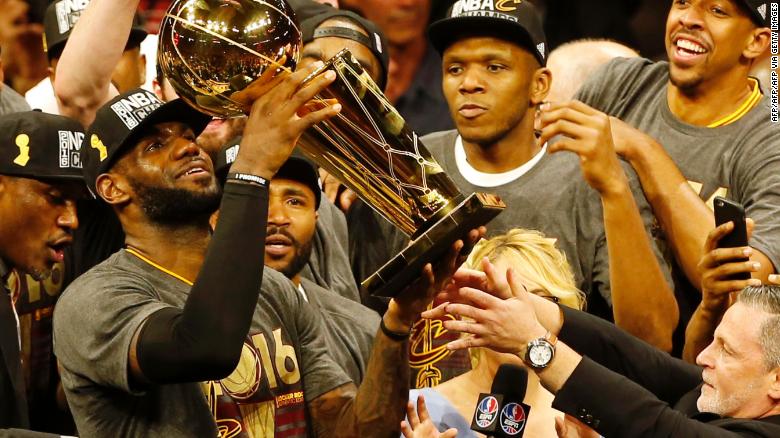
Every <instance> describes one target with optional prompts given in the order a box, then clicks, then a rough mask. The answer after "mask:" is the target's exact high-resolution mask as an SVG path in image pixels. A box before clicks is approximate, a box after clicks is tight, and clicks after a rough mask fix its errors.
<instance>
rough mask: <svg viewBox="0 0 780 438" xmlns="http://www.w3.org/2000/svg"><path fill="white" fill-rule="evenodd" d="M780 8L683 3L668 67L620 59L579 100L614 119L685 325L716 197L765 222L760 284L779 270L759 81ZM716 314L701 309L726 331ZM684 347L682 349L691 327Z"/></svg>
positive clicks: (756, 237)
mask: <svg viewBox="0 0 780 438" xmlns="http://www.w3.org/2000/svg"><path fill="white" fill-rule="evenodd" d="M772 8H774V11H775V13H777V3H775V2H773V3H771V4H767V3H766V2H764V1H754V0H727V1H723V2H719V3H717V4H715V3H714V2H711V1H703V0H690V1H687V0H686V1H682V0H677V1H675V2H674V3H673V4H672V7H671V9H670V11H669V17H668V19H667V23H666V48H667V53H668V55H669V62H668V63H667V62H659V63H653V62H650V61H648V60H643V59H635V60H615V61H613V62H612V63H610V64H608V65H606V66H605V67H604V68H603V69H602V70H601V71H599V72H597V73H596V74H594V75H593V77H592V80H591V81H589V82H588V83H586V84H585V85H584V86H583V88H582V89H581V90H580V91H579V93H578V95H577V96H576V98H578V99H580V100H581V101H582V102H584V103H586V104H588V105H590V106H592V107H593V108H595V109H596V110H598V111H603V112H605V113H607V114H609V115H610V116H614V117H613V118H612V119H611V128H612V134H613V136H614V139H615V146H616V150H617V152H618V153H619V154H621V155H622V156H623V157H624V158H625V159H626V160H628V161H629V162H630V163H631V165H632V166H633V168H634V169H635V170H636V172H637V174H638V175H639V178H640V181H641V183H642V189H643V190H644V193H645V195H646V196H647V199H648V200H649V201H650V203H651V205H652V206H653V211H654V212H655V215H656V217H657V219H658V222H659V223H660V228H661V229H662V230H663V235H664V236H663V237H664V238H665V240H666V243H667V244H668V245H669V247H670V249H671V251H672V253H673V255H674V258H675V261H676V263H675V265H674V278H675V286H676V288H675V289H676V290H675V292H676V294H677V299H678V301H679V303H680V307H681V321H683V322H685V321H687V320H688V319H689V318H690V316H691V313H692V312H693V310H694V308H696V306H697V304H698V302H699V300H700V295H699V292H698V291H697V289H698V288H699V287H700V283H701V273H700V272H699V270H698V269H697V264H698V263H699V260H700V259H701V257H702V256H703V253H702V249H703V248H704V241H705V239H706V237H707V233H708V232H709V230H711V229H712V228H713V226H714V221H713V215H712V211H711V209H710V208H711V207H712V200H713V198H714V197H715V196H718V195H720V196H727V197H729V198H731V199H733V200H735V201H737V202H739V203H741V204H742V205H744V206H745V210H746V213H747V216H748V217H751V218H753V219H754V220H755V223H756V227H755V230H754V232H753V235H752V238H751V240H750V246H751V247H752V248H753V254H752V257H751V261H752V262H755V263H758V265H757V266H754V267H752V269H753V270H754V274H753V275H754V277H756V278H761V279H765V278H766V276H767V275H768V274H771V273H773V272H775V271H776V269H777V266H778V263H780V222H778V220H777V218H778V214H779V213H780V125H778V124H777V123H771V121H770V109H769V99H768V98H766V97H762V96H761V94H760V93H761V92H760V89H759V86H758V83H757V81H756V80H754V79H752V78H750V77H748V73H749V70H750V67H751V65H752V62H753V60H754V59H756V57H758V56H759V55H760V54H761V53H762V52H764V51H765V50H767V46H768V45H769V40H770V33H771V32H770V30H769V28H768V27H766V26H767V23H768V21H767V19H768V17H769V16H770V14H771V13H772V10H771V9H772ZM573 105H576V104H575V103H565V104H561V105H553V108H551V113H552V112H556V111H557V112H556V113H555V114H552V115H553V117H549V118H548V119H547V120H546V122H547V123H555V122H558V121H560V123H564V122H565V121H567V120H571V116H562V114H563V113H562V111H564V110H566V109H567V108H570V107H572V106H573ZM559 115H560V117H559ZM618 119H620V120H618ZM621 120H622V121H621ZM708 207H710V208H708ZM716 311H717V310H716V309H699V313H703V315H701V316H702V317H705V318H708V319H710V320H712V321H715V322H717V320H719V316H717V317H715V318H712V317H711V316H712V315H711V314H712V312H716ZM684 327H685V325H684V324H681V327H680V328H681V329H683V328H684ZM712 329H713V330H714V325H712ZM676 344H677V348H676V350H677V351H678V352H679V348H680V347H681V346H682V330H680V331H679V332H678V335H677V337H676ZM693 356H695V355H693Z"/></svg>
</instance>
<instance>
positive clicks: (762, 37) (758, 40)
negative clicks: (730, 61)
mask: <svg viewBox="0 0 780 438" xmlns="http://www.w3.org/2000/svg"><path fill="white" fill-rule="evenodd" d="M771 38H772V31H771V30H769V28H768V27H759V28H758V29H756V30H754V31H753V32H751V34H750V39H749V40H748V42H747V45H746V46H745V49H744V50H743V51H742V56H744V57H745V58H747V59H750V60H753V59H756V58H758V57H760V56H761V55H762V54H763V53H764V52H765V51H767V50H769V42H770V40H771Z"/></svg>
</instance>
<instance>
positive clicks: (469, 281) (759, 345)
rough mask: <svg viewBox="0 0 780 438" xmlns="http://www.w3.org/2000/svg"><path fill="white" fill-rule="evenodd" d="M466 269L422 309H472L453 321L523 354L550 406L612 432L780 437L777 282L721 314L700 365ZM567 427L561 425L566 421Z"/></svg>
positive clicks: (477, 339) (453, 326)
mask: <svg viewBox="0 0 780 438" xmlns="http://www.w3.org/2000/svg"><path fill="white" fill-rule="evenodd" d="M483 270H484V271H485V272H480V271H470V270H461V271H459V272H458V273H457V274H456V276H455V283H454V284H453V285H452V286H451V287H448V289H447V291H445V292H444V293H443V294H442V295H444V296H440V297H439V298H440V299H442V298H443V300H444V301H448V302H455V303H466V304H447V303H445V304H442V305H441V306H439V307H437V308H436V309H433V310H431V311H428V312H426V313H424V314H423V316H424V317H438V316H439V315H440V314H442V313H443V312H449V313H452V314H455V315H460V316H464V317H469V318H472V319H473V320H474V321H473V322H464V321H457V320H455V321H447V322H445V323H444V325H445V328H446V329H447V330H455V331H459V332H464V333H470V334H472V335H473V336H470V337H465V338H461V339H459V340H457V341H454V342H452V343H450V345H449V346H450V348H453V349H459V348H466V347H488V348H492V349H494V350H497V351H501V352H506V353H513V354H516V355H518V356H519V357H520V358H521V359H523V360H524V361H525V363H526V364H527V366H528V369H529V370H531V371H532V372H535V373H536V374H537V375H538V376H539V378H540V380H541V382H542V384H543V385H544V387H545V388H547V389H548V390H549V391H550V392H552V393H553V394H555V400H554V401H553V407H554V408H555V409H558V410H560V411H562V412H564V413H566V414H569V415H571V416H575V417H576V418H578V419H579V420H580V421H581V422H583V423H585V424H586V425H588V426H589V427H591V428H592V429H595V430H596V431H597V432H598V433H599V434H601V435H603V436H609V437H638V436H642V437H686V438H691V437H707V438H713V437H738V436H750V437H777V436H780V287H778V286H750V287H747V288H745V289H744V290H743V291H742V292H741V293H740V295H739V298H738V299H737V301H736V303H735V304H734V305H733V306H731V308H729V310H728V311H726V313H725V314H724V315H723V319H722V320H721V322H720V324H719V325H718V328H717V329H716V330H715V335H714V340H713V341H712V343H711V344H710V345H709V346H708V347H707V348H706V349H704V351H702V352H701V353H700V354H699V356H698V357H697V360H696V362H697V364H698V365H699V366H695V365H692V364H689V363H686V362H683V361H681V360H679V359H675V358H672V357H671V356H669V355H667V354H666V353H663V352H661V351H659V350H657V349H655V348H653V347H651V346H650V345H648V344H645V343H643V342H641V341H639V340H638V339H636V338H634V337H632V336H630V335H628V334H627V333H625V332H623V331H622V330H620V329H619V328H617V327H615V326H613V325H612V324H609V323H607V322H605V321H601V320H599V319H597V318H594V317H592V316H590V315H588V314H586V313H583V312H579V311H576V310H572V309H567V308H564V307H558V306H557V305H555V304H553V303H552V302H550V301H547V300H545V299H543V298H540V297H538V296H536V295H534V294H529V293H528V292H527V290H526V288H525V286H524V284H523V279H521V278H519V277H518V276H517V274H516V273H514V272H511V270H510V272H508V273H507V274H503V273H499V272H497V271H496V268H495V267H494V266H493V265H492V264H490V263H488V262H487V261H485V262H484V263H483ZM559 426H562V425H559Z"/></svg>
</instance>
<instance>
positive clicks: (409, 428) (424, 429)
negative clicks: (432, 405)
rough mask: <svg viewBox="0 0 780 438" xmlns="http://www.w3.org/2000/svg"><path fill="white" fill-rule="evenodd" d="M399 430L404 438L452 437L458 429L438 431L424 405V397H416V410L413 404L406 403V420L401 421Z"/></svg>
mask: <svg viewBox="0 0 780 438" xmlns="http://www.w3.org/2000/svg"><path fill="white" fill-rule="evenodd" d="M401 432H402V433H403V434H404V438H454V437H455V436H457V434H458V431H457V430H456V429H453V428H450V429H447V430H446V431H445V432H443V433H439V431H438V430H437V429H436V425H434V424H433V421H431V417H430V415H429V414H428V408H427V407H426V406H425V397H423V396H422V395H421V396H419V397H417V410H416V411H415V409H414V404H412V402H408V403H407V404H406V420H404V421H402V422H401Z"/></svg>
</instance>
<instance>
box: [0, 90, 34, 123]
mask: <svg viewBox="0 0 780 438" xmlns="http://www.w3.org/2000/svg"><path fill="white" fill-rule="evenodd" d="M24 111H30V105H29V104H28V103H27V101H26V100H24V98H23V97H22V96H21V95H20V94H19V93H17V92H16V91H14V89H13V88H11V87H9V86H8V85H5V84H2V83H0V116H4V115H6V114H13V113H20V112H24Z"/></svg>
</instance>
